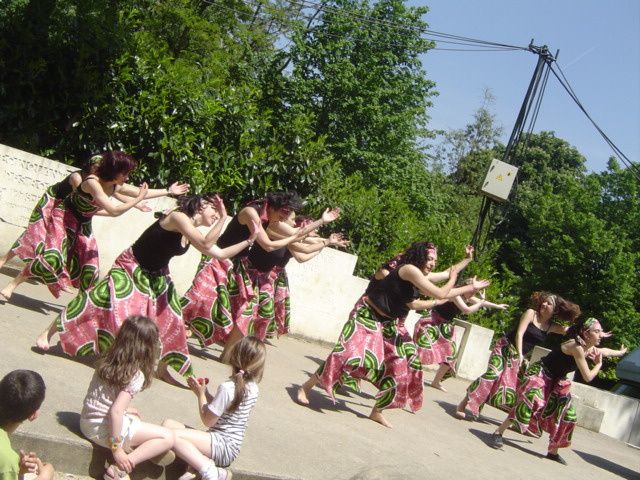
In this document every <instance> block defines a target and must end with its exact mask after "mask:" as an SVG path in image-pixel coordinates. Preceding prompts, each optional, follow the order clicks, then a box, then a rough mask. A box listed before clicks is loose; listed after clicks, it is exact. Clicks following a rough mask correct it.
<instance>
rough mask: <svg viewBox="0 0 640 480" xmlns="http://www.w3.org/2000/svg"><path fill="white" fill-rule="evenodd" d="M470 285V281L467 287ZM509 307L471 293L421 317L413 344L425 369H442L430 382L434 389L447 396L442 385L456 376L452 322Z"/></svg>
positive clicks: (444, 302)
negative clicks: (433, 366) (464, 316)
mask: <svg viewBox="0 0 640 480" xmlns="http://www.w3.org/2000/svg"><path fill="white" fill-rule="evenodd" d="M471 281H472V280H471V279H467V281H466V284H467V285H468V284H469V283H471ZM469 303H470V304H471V305H469ZM507 307H508V305H507V304H505V303H501V304H497V303H492V302H489V301H488V300H486V299H485V298H484V292H482V291H481V292H480V295H479V296H478V297H476V296H475V295H474V294H473V293H472V292H468V293H465V294H463V295H458V296H456V297H454V298H452V299H448V300H438V302H437V305H436V306H435V307H434V308H433V309H432V310H431V311H429V312H428V313H426V315H424V316H422V317H420V319H419V320H418V322H416V325H415V327H414V331H413V341H414V343H415V344H416V348H417V349H418V355H419V356H420V360H421V362H422V365H435V364H439V365H440V367H439V368H438V371H437V372H436V375H435V377H434V378H433V380H432V381H431V387H433V388H437V389H438V390H442V391H443V392H446V391H447V390H446V389H445V388H444V387H443V386H442V381H443V380H444V378H445V376H446V375H448V374H449V375H451V374H453V375H455V371H456V356H457V354H458V346H457V344H456V341H455V339H454V338H453V333H454V330H453V319H454V318H455V317H456V316H457V315H460V314H464V315H470V314H472V313H475V312H477V311H478V310H480V309H481V308H495V309H497V310H504V309H505V308H507Z"/></svg>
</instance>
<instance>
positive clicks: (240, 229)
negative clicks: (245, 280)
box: [216, 205, 268, 257]
mask: <svg viewBox="0 0 640 480" xmlns="http://www.w3.org/2000/svg"><path fill="white" fill-rule="evenodd" d="M245 208H253V209H254V210H255V211H256V212H258V209H257V208H256V207H255V206H253V205H250V206H249V207H245ZM267 223H268V222H263V223H262V228H266V227H267ZM250 236H251V230H249V227H247V226H246V225H242V224H241V223H240V221H239V220H238V215H236V216H235V217H233V218H232V219H231V221H230V222H229V225H227V228H226V229H225V231H224V232H222V235H220V238H218V241H217V242H216V244H217V245H218V247H220V248H227V247H230V246H231V245H235V244H236V243H240V242H242V241H243V240H246V239H247V238H249V237H250ZM256 246H257V245H256ZM248 253H249V247H247V248H245V249H244V250H242V251H241V252H240V253H238V254H237V255H236V257H246V256H247V255H248Z"/></svg>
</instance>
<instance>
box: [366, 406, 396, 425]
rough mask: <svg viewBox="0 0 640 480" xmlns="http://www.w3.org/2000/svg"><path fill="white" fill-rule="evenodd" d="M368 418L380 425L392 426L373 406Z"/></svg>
mask: <svg viewBox="0 0 640 480" xmlns="http://www.w3.org/2000/svg"><path fill="white" fill-rule="evenodd" d="M369 418H370V419H371V420H373V421H374V422H377V423H379V424H380V425H384V426H385V427H387V428H393V425H391V424H390V423H389V421H388V420H387V419H386V418H384V416H383V415H382V412H381V411H380V410H378V409H377V408H374V409H373V410H371V414H370V415H369Z"/></svg>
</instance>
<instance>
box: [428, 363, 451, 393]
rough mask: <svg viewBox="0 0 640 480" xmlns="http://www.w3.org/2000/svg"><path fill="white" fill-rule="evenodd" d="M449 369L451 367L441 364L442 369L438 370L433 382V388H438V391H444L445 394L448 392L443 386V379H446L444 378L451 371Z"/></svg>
mask: <svg viewBox="0 0 640 480" xmlns="http://www.w3.org/2000/svg"><path fill="white" fill-rule="evenodd" d="M449 368H450V367H449V365H447V364H446V363H441V364H440V368H438V371H437V372H436V376H435V377H433V380H432V381H431V386H432V387H433V388H437V389H438V390H442V391H443V392H446V391H447V390H446V389H445V388H444V387H443V386H442V379H443V378H444V376H445V375H446V374H447V372H448V371H449Z"/></svg>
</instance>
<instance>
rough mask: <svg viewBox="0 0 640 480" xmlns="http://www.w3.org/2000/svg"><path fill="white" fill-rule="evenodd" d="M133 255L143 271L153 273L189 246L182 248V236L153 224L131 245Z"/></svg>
mask: <svg viewBox="0 0 640 480" xmlns="http://www.w3.org/2000/svg"><path fill="white" fill-rule="evenodd" d="M131 249H132V250H133V255H134V256H135V257H136V260H138V263H139V264H140V266H141V267H142V268H143V269H144V270H148V271H150V272H155V271H158V270H162V269H163V268H165V267H167V266H168V265H169V260H171V258H173V257H175V256H176V255H182V254H184V253H185V252H186V251H187V250H189V244H188V243H187V245H185V246H182V234H181V233H180V232H170V231H169V230H165V229H164V228H162V227H161V226H160V220H158V221H156V222H154V223H153V224H152V225H151V226H150V227H149V228H147V229H146V230H145V231H144V232H142V235H140V237H139V238H138V240H136V242H135V243H134V244H133V245H132V247H131Z"/></svg>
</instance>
